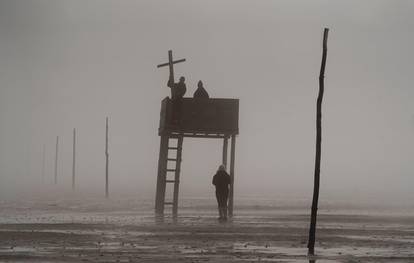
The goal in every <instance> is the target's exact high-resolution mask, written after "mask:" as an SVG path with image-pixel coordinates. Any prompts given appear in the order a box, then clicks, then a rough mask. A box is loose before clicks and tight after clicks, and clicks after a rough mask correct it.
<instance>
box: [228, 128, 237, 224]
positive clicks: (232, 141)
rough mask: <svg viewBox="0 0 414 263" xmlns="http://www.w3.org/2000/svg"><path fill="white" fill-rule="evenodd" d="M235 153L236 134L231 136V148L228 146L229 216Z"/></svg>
mask: <svg viewBox="0 0 414 263" xmlns="http://www.w3.org/2000/svg"><path fill="white" fill-rule="evenodd" d="M235 153H236V135H235V134H233V135H232V136H231V148H230V178H231V184H230V192H229V208H228V209H229V211H228V212H229V217H232V216H233V198H234V159H235Z"/></svg>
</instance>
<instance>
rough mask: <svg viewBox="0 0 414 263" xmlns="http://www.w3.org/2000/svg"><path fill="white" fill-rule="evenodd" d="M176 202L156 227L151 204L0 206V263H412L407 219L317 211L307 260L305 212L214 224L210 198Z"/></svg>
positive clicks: (413, 220)
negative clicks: (176, 208) (176, 210)
mask: <svg viewBox="0 0 414 263" xmlns="http://www.w3.org/2000/svg"><path fill="white" fill-rule="evenodd" d="M183 203H184V204H183V205H182V207H181V208H180V215H179V217H178V220H177V221H176V222H174V221H173V220H172V219H171V218H170V217H169V216H168V213H169V211H166V214H167V216H166V217H165V220H164V222H157V221H156V220H155V218H154V215H153V209H152V204H151V201H145V202H138V201H134V200H118V201H105V202H102V201H88V202H85V201H55V202H50V201H48V202H40V201H36V202H35V201H33V202H31V203H27V202H26V203H24V202H13V203H12V202H3V203H1V212H0V261H1V262H188V263H190V262H310V260H315V262H319V263H333V262H414V216H413V215H412V214H410V213H400V212H398V213H397V212H395V211H391V212H390V211H378V213H373V212H372V211H367V210H364V209H354V210H351V209H341V210H340V209H326V208H325V209H321V210H320V212H319V218H318V229H317V243H316V253H317V255H316V256H315V257H313V258H309V257H308V256H307V255H306V254H307V249H306V242H307V234H308V222H309V215H308V213H307V212H308V210H306V209H303V208H301V207H289V206H272V205H265V206H255V205H249V204H247V202H246V204H245V205H243V204H239V205H238V206H236V210H235V217H234V218H233V219H232V220H229V221H228V222H227V223H219V222H218V220H217V215H216V211H215V207H214V203H213V202H211V200H208V201H201V204H200V202H199V201H194V200H187V202H183ZM195 203H198V205H197V206H196V205H194V204H195ZM29 207H30V209H29ZM311 262H312V261H311Z"/></svg>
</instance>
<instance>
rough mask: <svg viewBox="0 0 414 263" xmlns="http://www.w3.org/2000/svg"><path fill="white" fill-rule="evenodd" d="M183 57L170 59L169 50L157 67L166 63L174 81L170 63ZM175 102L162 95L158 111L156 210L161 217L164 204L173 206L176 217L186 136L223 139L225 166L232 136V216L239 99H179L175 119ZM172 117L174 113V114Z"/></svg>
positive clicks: (230, 197)
mask: <svg viewBox="0 0 414 263" xmlns="http://www.w3.org/2000/svg"><path fill="white" fill-rule="evenodd" d="M184 61H185V59H181V60H177V61H173V58H172V51H171V50H170V51H168V63H164V64H160V65H158V66H157V67H158V68H160V67H163V66H169V70H170V76H171V77H172V81H174V68H173V64H176V63H179V62H184ZM173 103H174V101H172V100H171V99H170V98H168V97H167V98H165V99H163V100H162V102H161V114H160V124H159V129H158V134H159V136H160V137H161V142H160V153H159V159H158V177H157V190H156V197H155V213H156V215H157V216H158V217H163V216H164V208H165V206H172V216H173V218H176V217H177V212H178V191H179V183H180V168H181V154H182V150H183V140H184V138H185V137H191V138H209V139H221V140H223V155H222V162H223V164H224V165H225V166H226V168H227V156H228V152H227V150H228V141H229V139H231V148H230V170H228V171H229V174H230V177H231V185H230V192H229V203H228V214H229V216H230V217H231V216H232V215H233V182H234V160H235V146H236V135H237V134H238V133H239V100H238V99H223V98H210V99H197V98H182V99H181V102H180V114H179V115H178V120H176V119H174V120H173V115H174V114H173V110H174V109H175V107H173ZM174 116H175V115H174ZM167 187H173V191H172V193H173V196H172V197H166V195H165V193H166V188H167Z"/></svg>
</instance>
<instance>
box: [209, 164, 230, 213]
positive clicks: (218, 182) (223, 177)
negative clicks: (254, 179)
mask: <svg viewBox="0 0 414 263" xmlns="http://www.w3.org/2000/svg"><path fill="white" fill-rule="evenodd" d="M230 183H231V179H230V175H229V174H228V173H227V172H226V168H225V167H224V165H220V166H219V169H218V171H217V173H216V174H215V175H214V177H213V184H214V185H215V186H216V198H217V204H218V210H219V215H220V217H219V219H220V220H227V200H228V198H229V185H230Z"/></svg>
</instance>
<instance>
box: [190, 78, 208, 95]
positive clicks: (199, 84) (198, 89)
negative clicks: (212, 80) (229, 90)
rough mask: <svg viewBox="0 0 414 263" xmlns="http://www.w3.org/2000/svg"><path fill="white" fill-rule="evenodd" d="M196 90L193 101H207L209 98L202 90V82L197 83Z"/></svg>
mask: <svg viewBox="0 0 414 263" xmlns="http://www.w3.org/2000/svg"><path fill="white" fill-rule="evenodd" d="M197 87H198V88H197V90H196V91H195V92H194V95H193V97H194V98H195V99H208V98H209V96H208V93H207V91H206V90H205V89H204V87H203V82H202V81H201V80H200V81H198V84H197Z"/></svg>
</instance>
